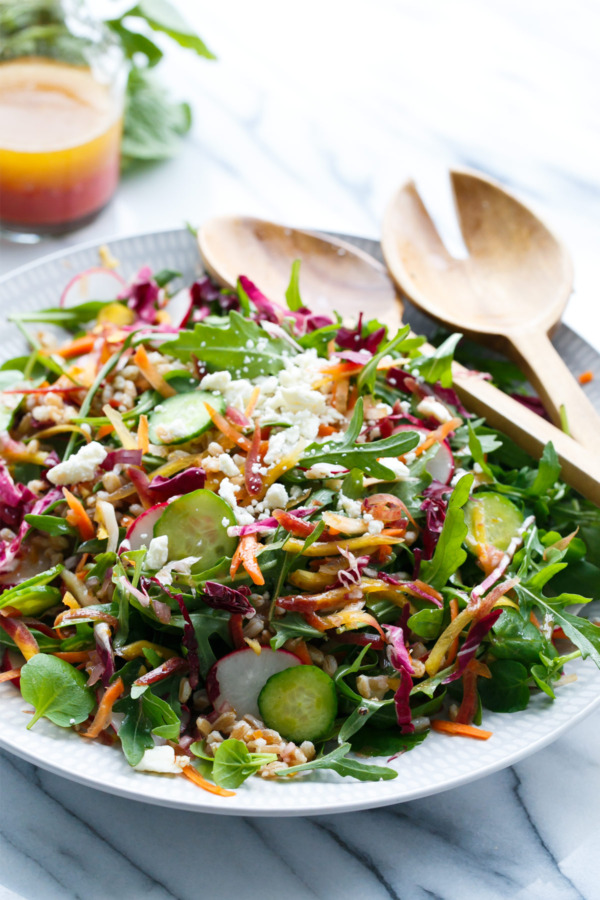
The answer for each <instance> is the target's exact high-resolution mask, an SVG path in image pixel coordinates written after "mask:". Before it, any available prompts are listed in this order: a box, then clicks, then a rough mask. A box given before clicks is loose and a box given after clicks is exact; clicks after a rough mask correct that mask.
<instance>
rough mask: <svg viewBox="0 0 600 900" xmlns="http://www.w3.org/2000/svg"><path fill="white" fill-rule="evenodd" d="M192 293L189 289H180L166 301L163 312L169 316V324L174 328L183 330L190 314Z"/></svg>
mask: <svg viewBox="0 0 600 900" xmlns="http://www.w3.org/2000/svg"><path fill="white" fill-rule="evenodd" d="M192 306H193V303H192V293H191V291H190V289H189V288H182V289H181V290H180V291H177V293H176V294H173V296H172V297H170V298H169V300H167V302H166V304H165V306H164V310H165V312H167V313H168V314H169V319H170V324H171V325H173V326H174V327H175V328H184V327H185V326H186V325H187V321H188V319H189V317H190V316H191V314H192Z"/></svg>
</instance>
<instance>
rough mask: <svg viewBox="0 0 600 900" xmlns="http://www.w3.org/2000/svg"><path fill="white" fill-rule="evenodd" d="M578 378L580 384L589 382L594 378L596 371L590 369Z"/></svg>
mask: <svg viewBox="0 0 600 900" xmlns="http://www.w3.org/2000/svg"><path fill="white" fill-rule="evenodd" d="M577 380H578V381H579V384H589V383H590V381H593V380H594V373H593V372H590V370H589V369H588V370H587V372H582V373H581V375H580V376H579V378H578V379H577Z"/></svg>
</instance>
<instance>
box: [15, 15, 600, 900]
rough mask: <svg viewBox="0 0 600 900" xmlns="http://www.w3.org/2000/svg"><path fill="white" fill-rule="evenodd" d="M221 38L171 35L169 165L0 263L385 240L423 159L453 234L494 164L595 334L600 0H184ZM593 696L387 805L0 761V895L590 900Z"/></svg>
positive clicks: (428, 190) (595, 766) (595, 743)
mask: <svg viewBox="0 0 600 900" xmlns="http://www.w3.org/2000/svg"><path fill="white" fill-rule="evenodd" d="M179 5H180V7H181V8H182V11H183V12H185V14H186V15H187V16H188V18H190V19H191V20H192V21H194V22H195V23H196V24H197V27H198V30H199V31H200V33H201V34H202V36H203V37H204V39H205V40H206V42H207V43H208V44H209V46H210V47H211V49H213V50H214V52H215V53H216V54H217V55H218V57H219V61H218V62H214V63H210V62H206V61H203V60H198V59H196V58H195V57H193V56H192V55H191V54H189V53H186V52H185V51H174V50H171V49H169V50H168V53H167V59H166V64H165V66H164V77H165V78H166V79H167V81H168V82H169V83H170V85H171V87H172V88H173V90H174V91H175V92H176V93H178V94H179V95H181V96H183V97H185V98H187V99H190V100H191V102H192V106H193V109H194V115H195V125H194V129H193V133H192V134H191V135H190V137H189V138H188V139H187V140H186V142H185V143H184V145H183V147H182V152H181V154H180V155H179V156H178V157H177V158H176V159H174V160H172V161H170V162H167V163H164V164H162V165H159V166H149V167H146V168H145V169H144V170H143V171H138V172H136V173H131V174H129V175H128V176H127V177H126V178H125V179H124V180H123V183H122V185H121V189H120V191H119V194H118V196H117V198H116V199H115V201H114V202H113V204H112V205H111V206H110V207H109V208H108V209H107V210H106V211H105V212H104V213H103V214H102V216H101V217H100V218H99V219H98V220H97V221H96V222H95V223H93V224H92V225H90V226H89V227H88V228H86V229H84V230H83V231H81V232H79V233H78V234H76V235H72V236H70V237H68V238H63V239H60V240H56V241H52V242H48V243H43V244H39V245H37V246H10V245H8V244H0V272H5V271H9V270H11V269H12V268H14V267H16V266H19V265H23V264H25V263H27V262H29V261H30V260H32V259H35V258H37V257H39V256H40V255H41V254H43V253H46V252H52V251H53V250H55V249H61V248H63V247H65V246H69V245H71V244H75V243H78V242H80V241H85V240H91V239H95V238H102V239H105V238H110V236H111V235H120V234H130V233H134V232H136V231H142V230H153V229H162V228H167V227H171V226H178V225H180V224H182V223H183V222H185V221H189V222H191V223H196V224H197V223H200V222H201V221H202V220H203V219H205V218H208V217H210V216H212V215H215V214H225V213H233V212H238V213H239V212H241V213H248V214H251V215H257V216H263V217H266V218H272V219H275V220H279V221H285V222H288V223H290V224H294V225H298V226H304V227H311V228H320V229H329V230H333V231H340V232H347V233H353V234H361V235H365V236H369V237H377V236H378V230H379V223H380V221H381V217H382V214H383V210H384V208H385V204H386V202H387V200H388V199H389V197H390V195H391V193H392V192H393V190H394V189H395V188H396V187H397V186H398V185H399V184H400V183H401V182H402V181H403V180H404V179H405V178H406V177H408V176H409V175H413V176H416V178H417V179H418V183H419V185H420V186H421V185H422V186H423V189H424V191H425V196H426V198H433V200H432V202H433V204H434V205H435V212H436V218H437V219H438V220H439V221H440V222H441V224H442V226H443V228H444V229H445V232H446V233H450V234H451V229H452V223H451V217H450V215H449V212H448V210H449V208H450V206H449V200H448V192H447V184H446V181H445V178H444V171H445V169H447V168H448V166H451V165H468V166H473V167H475V168H479V169H482V170H484V171H486V172H488V173H489V174H491V175H493V176H495V177H497V178H498V179H500V180H501V181H503V182H504V183H505V184H507V185H508V186H510V187H511V188H512V189H513V190H515V191H516V192H517V193H518V194H520V196H522V197H523V199H524V200H525V201H526V202H528V203H530V204H531V205H532V206H533V207H534V208H535V209H537V210H538V211H539V212H541V213H542V214H543V215H544V216H546V217H547V218H548V220H549V222H550V223H551V224H552V225H553V227H554V228H555V230H556V231H557V232H558V233H559V234H560V235H561V236H562V237H563V238H564V239H565V241H566V243H567V245H568V246H569V247H570V249H571V251H572V253H573V257H574V261H575V268H576V273H577V275H576V292H575V294H574V296H573V298H572V300H571V303H570V305H569V308H568V310H567V314H566V316H565V319H566V321H567V322H568V324H570V325H571V326H572V327H573V328H574V329H575V330H577V331H578V332H579V333H580V334H583V335H584V336H585V337H586V339H587V340H588V341H590V342H591V343H593V344H594V346H595V347H596V348H597V349H598V350H600V307H599V305H598V287H597V286H598V284H600V255H599V254H598V250H597V248H598V246H599V245H600V175H599V169H598V159H599V158H600V128H599V125H598V114H597V85H598V82H599V80H600V60H599V57H598V53H597V35H598V34H599V33H600V7H599V6H598V5H597V4H596V3H595V2H593V0H570V2H568V3H567V2H566V0H549V2H548V0H546V2H542V0H528V2H527V3H523V2H522V0H502V2H501V0H488V2H486V3H485V4H482V3H478V2H476V0H455V2H454V3H452V4H448V3H445V2H444V0H429V2H428V3H422V2H420V0H380V2H378V3H377V4H368V5H367V4H365V3H362V2H359V0H345V2H343V3H342V2H341V0H328V2H323V0H320V2H317V0H305V2H304V3H302V4H299V5H294V6H290V5H289V4H282V3H278V2H277V0H254V2H253V3H248V2H244V0H229V2H228V3H213V4H208V3H206V2H202V3H199V2H198V0H180V2H179ZM599 793H600V712H599V711H597V712H596V713H595V714H593V715H591V716H590V717H589V718H588V719H587V720H586V721H584V722H582V723H580V724H578V725H577V726H576V727H574V728H573V729H572V731H571V732H569V733H568V734H567V735H565V736H563V737H561V738H560V739H559V740H558V741H557V742H556V743H555V744H553V745H552V746H550V747H548V748H546V749H544V750H542V751H541V752H540V753H538V754H536V755H535V756H533V757H531V758H530V759H527V760H525V761H523V762H521V763H519V764H518V765H516V766H514V767H513V768H511V769H507V770H505V771H503V772H500V773H498V774H495V775H492V776H490V777H488V778H485V779H483V780H481V781H479V782H476V783H473V784H471V785H468V786H466V787H462V788H460V789H456V790H453V791H450V792H447V793H445V794H442V795H439V796H437V797H431V798H427V799H423V800H417V801H414V802H411V803H407V804H404V805H400V806H396V807H390V808H387V809H382V810H375V811H372V812H361V813H349V814H343V815H337V816H323V817H315V818H303V819H285V820H280V819H278V820H275V819H268V818H267V819H254V820H253V819H233V818H229V817H222V818H221V817H210V816H207V815H199V814H192V813H186V812H181V811H173V810H165V809H160V808H156V807H152V806H147V805H143V804H139V803H135V802H129V801H126V800H123V799H120V798H117V797H111V796H108V795H105V794H100V793H97V792H94V791H92V790H90V789H88V788H85V787H81V786H79V785H75V784H71V783H70V782H68V781H65V780H63V779H61V778H59V777H57V776H55V775H51V774H49V773H47V772H44V771H43V770H41V769H37V768H35V767H33V766H31V765H29V764H27V763H23V762H21V761H19V760H18V759H16V758H15V757H12V756H9V755H7V754H0V900H5V898H15V897H24V898H27V900H29V898H34V897H35V898H36V900H38V898H39V900H51V898H59V897H60V898H64V897H73V898H75V897H77V898H85V900H92V898H99V900H104V898H106V897H107V896H109V895H114V896H118V897H126V898H131V900H137V898H142V897H144V898H147V900H163V898H167V897H175V898H181V900H187V898H190V900H192V898H195V897H197V896H201V895H206V893H207V891H208V892H210V896H211V897H223V898H229V897H233V896H239V895H240V894H241V893H242V892H243V894H244V895H245V896H247V897H249V898H252V900H254V898H265V900H271V898H276V897H285V898H286V900H300V898H308V897H318V898H328V900H331V898H334V900H337V898H344V900H354V898H356V900H358V898H361V900H362V898H365V897H368V898H369V900H371V898H373V900H377V898H402V900H425V898H443V900H453V898H461V900H462V898H465V897H475V896H476V897H478V898H485V900H496V898H507V897H510V898H519V900H521V898H522V900H535V898H540V900H542V898H543V900H575V898H585V900H595V898H596V897H598V893H599V888H598V883H599V879H600V861H599V858H598V856H597V855H596V851H595V849H594V848H595V847H597V844H598V840H599V839H600V826H599V825H598V817H597V814H596V804H597V797H598V796H599Z"/></svg>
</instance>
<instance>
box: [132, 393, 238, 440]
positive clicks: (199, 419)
mask: <svg viewBox="0 0 600 900" xmlns="http://www.w3.org/2000/svg"><path fill="white" fill-rule="evenodd" d="M205 403H209V404H210V405H211V406H212V407H213V409H216V410H217V412H220V413H224V412H225V401H224V400H223V398H222V397H217V396H215V394H210V393H208V392H207V391H191V392H190V393H187V394H175V396H173V397H167V398H166V400H161V401H160V403H159V404H158V406H156V407H155V409H154V412H152V413H151V415H150V417H149V419H148V436H149V438H150V441H151V442H152V443H153V444H184V443H185V442H186V441H191V440H193V439H194V438H196V437H198V435H200V434H202V432H204V431H207V429H209V428H211V427H212V421H211V418H210V416H209V414H208V413H207V411H206V407H205V405H204V404H205Z"/></svg>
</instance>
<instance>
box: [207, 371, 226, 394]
mask: <svg viewBox="0 0 600 900" xmlns="http://www.w3.org/2000/svg"><path fill="white" fill-rule="evenodd" d="M230 384H231V372H228V371H227V370H225V371H223V372H210V373H209V374H208V375H205V376H204V378H203V379H202V381H201V382H200V387H201V388H202V390H203V391H220V392H221V393H222V392H224V391H226V390H227V388H228V387H229V385H230Z"/></svg>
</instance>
